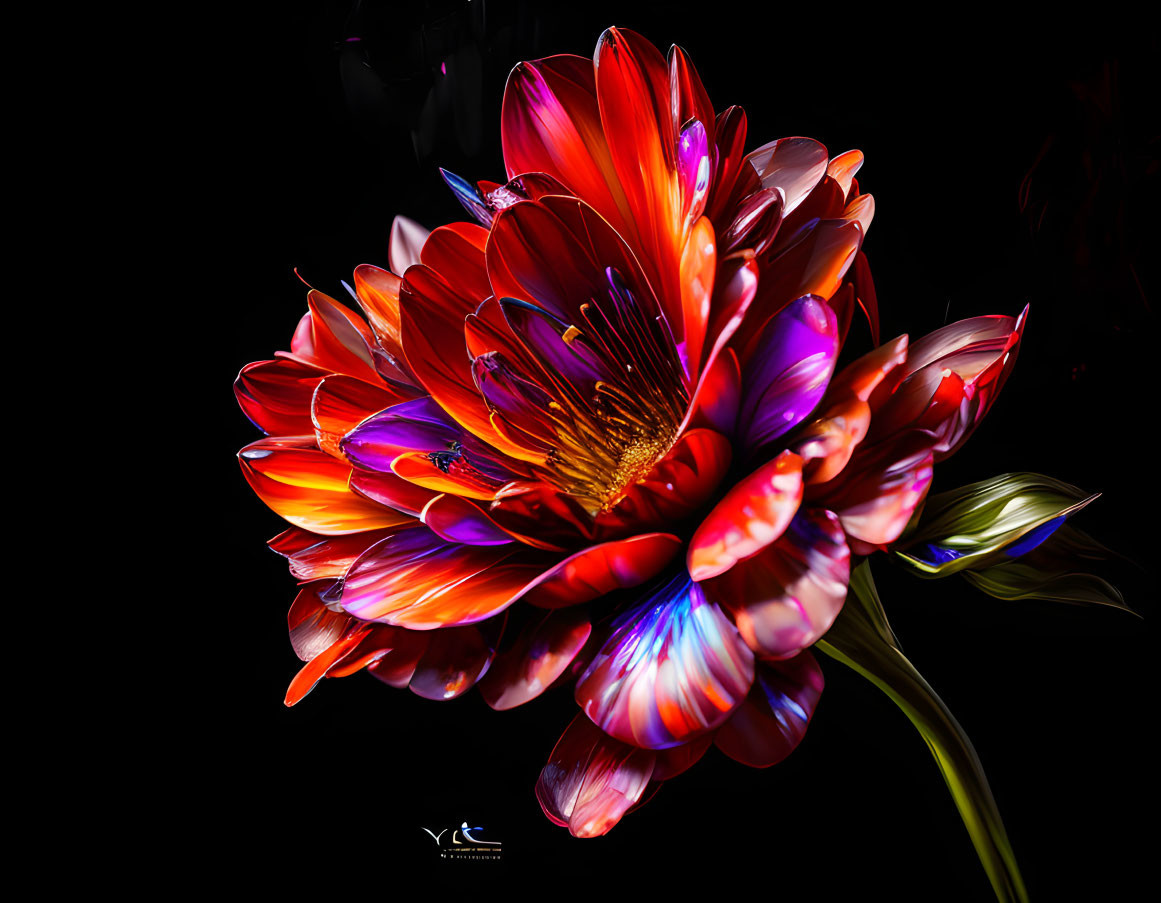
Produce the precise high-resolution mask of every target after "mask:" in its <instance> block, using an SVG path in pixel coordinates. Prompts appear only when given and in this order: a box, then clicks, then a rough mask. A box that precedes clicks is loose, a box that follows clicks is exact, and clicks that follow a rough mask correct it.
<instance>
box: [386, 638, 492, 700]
mask: <svg viewBox="0 0 1161 903" xmlns="http://www.w3.org/2000/svg"><path fill="white" fill-rule="evenodd" d="M493 632H494V629H489V630H487V631H486V632H485V631H484V630H482V629H480V628H478V627H456V628H452V629H449V630H436V631H434V632H433V633H432V637H431V640H430V642H429V643H428V646H427V648H426V649H425V650H424V652H423V655H422V656H421V657H420V659H419V661H418V663H417V664H416V666H415V671H414V673H413V674H412V676H411V680H410V681H409V683H408V687H409V688H410V690H411V692H412V693H415V694H416V695H417V696H422V697H423V698H424V699H435V700H445V699H455V698H456V697H457V696H462V695H463V694H464V693H466V692H467V691H468V690H470V689H471V688H472V687H474V686H475V685H476V682H477V681H478V680H479V679H480V678H481V677H483V676H484V674H485V673H486V672H487V670H488V666H489V665H490V664H491V663H492V657H493V656H494V655H495V654H496V639H498V637H496V638H493V637H492V636H491V634H492V633H493Z"/></svg>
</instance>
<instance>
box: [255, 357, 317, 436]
mask: <svg viewBox="0 0 1161 903" xmlns="http://www.w3.org/2000/svg"><path fill="white" fill-rule="evenodd" d="M328 372H329V371H327V370H323V369H321V368H319V367H316V366H315V365H313V364H306V363H303V362H301V361H296V360H289V359H287V358H279V359H277V360H273V361H256V362H254V363H253V364H247V365H246V366H245V367H243V368H242V372H240V373H239V374H238V378H237V379H236V380H235V381H234V395H235V396H236V397H237V399H238V404H239V405H240V406H241V408H242V412H243V413H244V414H245V415H246V416H247V417H249V418H250V420H251V422H252V423H253V424H254V425H255V426H256V427H258V429H260V430H262V432H264V433H266V434H267V435H268V436H302V435H305V434H307V433H309V432H310V431H311V429H312V428H313V426H312V424H311V420H310V400H311V398H312V397H313V396H314V390H315V388H316V387H317V386H318V384H319V382H320V381H321V380H322V378H323V377H324V376H326V375H327V373H328Z"/></svg>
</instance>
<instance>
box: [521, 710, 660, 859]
mask: <svg viewBox="0 0 1161 903" xmlns="http://www.w3.org/2000/svg"><path fill="white" fill-rule="evenodd" d="M655 759H656V753H654V752H652V751H651V750H645V749H638V748H636V747H634V746H630V745H628V744H626V743H621V742H620V741H618V740H615V739H613V738H612V737H609V736H607V735H605V734H604V733H602V732H601V731H600V730H599V729H598V728H597V727H595V726H594V725H593V723H592V722H591V721H589V720H588V719H587V718H585V716H584V715H577V716H576V718H574V719H573V721H572V723H571V724H570V725H569V726H568V728H566V729H565V732H564V734H562V735H561V738H560V740H559V741H558V742H557V744H556V747H555V748H554V749H553V750H552V755H550V756H549V757H548V764H547V765H545V766H544V768H543V769H541V771H540V778H539V779H538V780H537V782H536V798H537V800H539V801H540V807H541V808H542V809H543V810H544V814H545V815H547V816H548V818H549V820H550V821H552V822H553V823H554V824H558V825H561V826H562V827H567V828H568V830H569V833H570V834H572V835H573V836H574V837H599V836H600V835H602V834H606V833H608V831H609V830H610V829H611V828H612V827H613V826H614V825H616V824H617V822H619V821H620V820H621V816H623V815H624V814H625V812H626V811H628V810H629V809H630V808H631V807H632V806H633V805H634V804H635V803H636V802H637V801H638V800H640V799H641V795H642V793H643V792H644V791H645V787H646V785H648V783H649V778H650V776H651V775H652V773H653V763H654V761H655Z"/></svg>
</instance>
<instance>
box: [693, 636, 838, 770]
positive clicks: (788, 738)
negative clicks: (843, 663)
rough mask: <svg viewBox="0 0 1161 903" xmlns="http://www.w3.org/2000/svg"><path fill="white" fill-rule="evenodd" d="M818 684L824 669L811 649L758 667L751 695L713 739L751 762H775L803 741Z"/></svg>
mask: <svg viewBox="0 0 1161 903" xmlns="http://www.w3.org/2000/svg"><path fill="white" fill-rule="evenodd" d="M822 688H823V679H822V669H820V668H819V667H818V662H816V661H815V660H814V656H812V655H811V654H810V653H809V652H802V653H800V654H799V655H798V656H797V657H795V658H792V659H790V660H789V661H785V662H776V663H771V664H767V665H763V666H761V667H759V668H758V671H757V673H756V674H755V675H754V686H753V688H752V689H751V690H750V695H749V696H748V697H747V698H746V701H745V702H743V703H742V704H741V705H740V706H739V707H738V710H737V711H736V712H734V715H733V717H732V718H730V720H729V721H727V722H726V723H725V724H724V725H723V726H722V727H721V729H719V730H718V732H717V734H716V735H715V736H714V743H715V745H716V746H717V747H718V749H720V750H721V751H722V752H724V753H725V754H726V755H727V756H729V757H730V758H731V759H734V760H735V761H737V762H741V763H742V764H743V765H749V766H750V767H751V768H769V767H770V766H771V765H776V764H777V763H779V762H781V761H782V760H783V759H785V758H786V757H787V756H788V755H790V753H792V752H794V749H795V748H796V747H797V746H798V744H799V743H801V742H802V738H803V737H804V736H805V734H806V729H807V727H808V726H809V724H810V719H811V718H812V717H813V716H814V710H815V707H816V706H817V705H818V699H819V697H820V696H821V695H822Z"/></svg>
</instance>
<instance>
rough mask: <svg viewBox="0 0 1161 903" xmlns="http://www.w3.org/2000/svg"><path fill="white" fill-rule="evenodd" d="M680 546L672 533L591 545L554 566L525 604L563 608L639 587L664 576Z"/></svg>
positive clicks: (529, 595)
mask: <svg viewBox="0 0 1161 903" xmlns="http://www.w3.org/2000/svg"><path fill="white" fill-rule="evenodd" d="M681 546H682V543H681V540H680V539H678V538H677V537H676V536H674V535H673V534H671V533H643V534H640V535H638V536H631V537H629V538H628V539H617V540H613V541H612V542H606V543H601V544H599V545H595V546H589V547H588V548H587V549H584V550H582V551H580V552H577V553H575V554H573V555H570V556H569V557H568V558H566V559H564V561H561V562H560V563H559V564H557V565H554V566H553V567H552V568H551V569H550V570H549V571H547V572H546V573H545V574H544V576H543V577H542V578H540V580H538V581H537V582H536V583H535V584H534V585H533V587H532V588H531V589H530V590H529V592H528V594H527V595H526V596H525V597H524V601H525V602H528V603H530V604H532V605H536V606H539V607H541V608H561V607H564V606H568V605H577V604H579V603H581V602H588V601H590V600H592V599H597V598H599V597H601V596H603V595H605V594H606V593H611V592H613V591H614V590H618V589H625V588H628V587H632V586H640V585H641V584H642V583H645V582H646V581H647V580H650V579H652V578H653V577H655V576H657V575H658V574H659V573H661V571H662V570H663V569H664V568H665V567H666V566H667V565H668V564H669V563H670V562H671V561H672V560H673V559H674V558H676V557H677V553H678V552H679V551H680V550H681Z"/></svg>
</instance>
